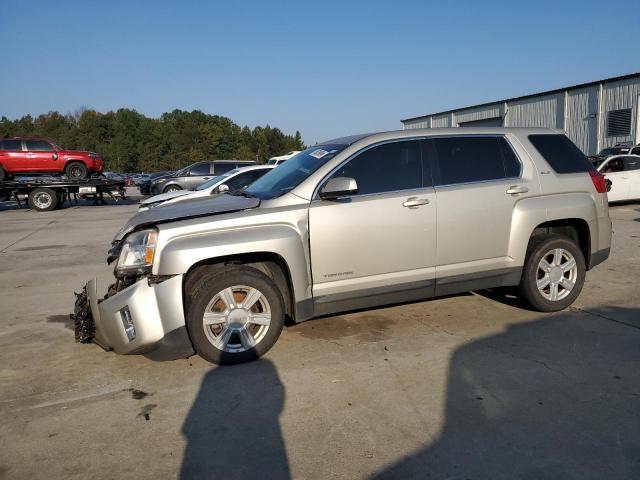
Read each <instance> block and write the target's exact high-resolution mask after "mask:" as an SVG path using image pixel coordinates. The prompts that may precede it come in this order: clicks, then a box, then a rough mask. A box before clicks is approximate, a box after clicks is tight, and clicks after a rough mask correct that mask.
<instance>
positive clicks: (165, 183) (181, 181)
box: [149, 160, 256, 195]
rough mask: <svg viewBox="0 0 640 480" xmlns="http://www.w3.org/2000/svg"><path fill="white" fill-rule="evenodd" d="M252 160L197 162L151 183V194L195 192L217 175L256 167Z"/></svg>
mask: <svg viewBox="0 0 640 480" xmlns="http://www.w3.org/2000/svg"><path fill="white" fill-rule="evenodd" d="M255 163H256V162H255V161H252V160H214V161H205V162H197V163H194V164H193V165H189V166H188V167H185V168H183V169H182V170H178V171H177V172H176V173H174V174H173V175H169V176H165V177H159V178H156V179H155V180H152V181H151V185H150V187H149V193H150V194H151V195H158V194H159V193H165V192H172V191H175V190H193V189H195V188H196V187H197V186H198V185H200V184H202V183H204V182H206V181H207V180H209V179H210V178H211V177H213V176H215V175H222V174H223V173H227V172H229V171H231V170H233V169H235V168H239V167H248V166H249V165H255Z"/></svg>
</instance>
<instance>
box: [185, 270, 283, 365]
mask: <svg viewBox="0 0 640 480" xmlns="http://www.w3.org/2000/svg"><path fill="white" fill-rule="evenodd" d="M196 275H198V273H196ZM188 285H190V287H189V290H190V291H187V292H185V293H186V301H187V308H186V311H187V329H188V331H189V335H190V337H191V341H192V343H193V346H194V348H195V350H196V352H197V353H198V355H200V356H201V357H202V358H204V359H205V360H207V361H209V362H212V363H215V364H218V365H229V364H234V363H244V362H250V361H252V360H255V359H257V358H259V357H261V356H262V355H264V354H265V353H267V352H268V351H269V349H270V348H271V347H272V346H273V345H274V344H275V343H276V340H278V338H279V337H280V333H281V332H282V328H283V326H284V300H283V299H282V294H281V293H280V290H279V289H278V287H277V286H276V284H275V283H274V282H273V280H271V278H269V277H268V276H267V275H265V274H264V273H262V272H260V271H259V270H256V269H255V268H250V267H245V266H225V267H224V268H222V269H215V270H205V273H204V274H203V275H202V276H201V277H200V278H197V279H195V280H192V281H190V282H188ZM245 302H249V304H248V305H246V307H245Z"/></svg>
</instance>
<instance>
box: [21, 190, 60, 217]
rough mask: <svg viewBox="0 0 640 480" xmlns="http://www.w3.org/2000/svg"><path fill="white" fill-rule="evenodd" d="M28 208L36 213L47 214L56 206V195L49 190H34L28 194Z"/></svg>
mask: <svg viewBox="0 0 640 480" xmlns="http://www.w3.org/2000/svg"><path fill="white" fill-rule="evenodd" d="M28 201H29V206H30V207H31V208H32V209H33V210H37V211H38V212H48V211H50V210H53V209H54V208H56V207H57V206H58V195H57V194H56V192H54V191H53V190H51V189H50V188H36V189H34V190H32V191H31V193H30V194H29V199H28Z"/></svg>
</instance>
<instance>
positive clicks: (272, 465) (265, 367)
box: [179, 359, 290, 480]
mask: <svg viewBox="0 0 640 480" xmlns="http://www.w3.org/2000/svg"><path fill="white" fill-rule="evenodd" d="M284 401H285V388H284V385H283V384H282V382H281V381H280V378H279V376H278V372H277V370H276V368H275V366H274V365H273V364H272V363H271V362H270V361H269V360H266V359H261V360H257V361H255V362H251V363H247V364H243V365H236V366H229V367H223V368H215V369H213V370H210V371H209V372H208V373H207V374H206V375H205V377H204V380H203V381H202V385H201V387H200V391H199V392H198V395H197V397H196V399H195V401H194V404H193V406H192V407H191V410H190V411H189V414H188V415H187V418H186V420H185V422H184V424H183V427H182V433H183V435H184V436H185V437H186V440H187V447H186V449H185V454H184V458H183V461H182V466H181V470H180V475H179V478H180V479H182V480H187V479H247V478H264V479H270V478H273V479H286V478H290V472H289V463H288V459H287V453H286V449H285V445H284V439H283V437H282V431H281V429H280V424H279V417H280V414H281V412H282V409H283V407H284Z"/></svg>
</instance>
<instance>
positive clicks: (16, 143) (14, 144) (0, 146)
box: [0, 140, 22, 151]
mask: <svg viewBox="0 0 640 480" xmlns="http://www.w3.org/2000/svg"><path fill="white" fill-rule="evenodd" d="M0 150H8V151H21V150H22V140H2V141H1V142H0Z"/></svg>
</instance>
